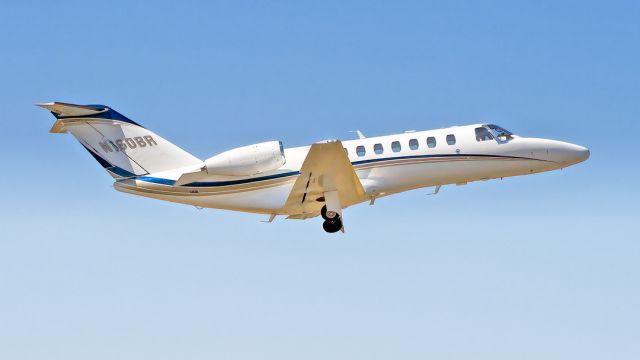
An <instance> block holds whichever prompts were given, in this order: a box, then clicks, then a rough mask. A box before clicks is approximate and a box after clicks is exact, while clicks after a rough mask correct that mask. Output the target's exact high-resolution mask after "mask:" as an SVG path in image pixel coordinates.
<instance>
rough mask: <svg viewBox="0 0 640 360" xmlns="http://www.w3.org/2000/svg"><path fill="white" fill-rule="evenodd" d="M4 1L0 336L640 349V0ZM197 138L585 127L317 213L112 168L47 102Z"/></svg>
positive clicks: (215, 343)
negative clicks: (520, 155) (327, 220)
mask: <svg viewBox="0 0 640 360" xmlns="http://www.w3.org/2000/svg"><path fill="white" fill-rule="evenodd" d="M3 14H4V16H3V21H2V22H1V23H0V31H1V34H2V35H0V46H1V48H2V53H1V55H2V56H0V75H1V76H0V80H1V82H0V84H1V85H0V108H1V109H2V115H1V117H2V124H3V134H4V135H3V137H2V141H1V142H0V150H1V151H0V154H2V158H1V159H2V162H3V168H4V172H3V173H2V174H3V176H2V177H0V185H1V186H2V189H4V191H3V192H2V193H0V204H2V206H0V219H1V220H0V224H1V226H2V229H3V232H2V236H1V240H0V289H1V290H0V291H1V292H0V324H2V326H0V358H2V359H43V358H46V359H65V360H69V359H86V358H92V359H114V358H118V359H141V358H153V359H178V358H180V359H185V358H187V359H211V358H225V359H278V360H283V359H301V358H302V359H327V358H333V359H354V358H356V359H390V358H404V359H425V358H438V359H460V358H474V359H492V360H495V359H514V358H518V359H541V358H545V359H602V358H608V359H637V358H639V357H640V343H639V342H638V341H637V340H638V337H639V336H640V325H639V324H640V288H639V286H638V284H639V283H640V265H638V258H639V256H640V244H639V243H638V239H639V236H638V230H637V225H638V215H639V214H640V196H639V192H638V189H637V184H636V183H637V179H638V177H639V176H640V168H639V166H638V161H637V158H636V156H635V152H636V150H637V144H638V140H637V139H638V133H640V125H639V121H638V120H639V119H638V114H639V113H640V101H639V99H640V67H639V66H638V64H640V41H638V39H640V5H639V3H638V2H637V1H607V2H596V1H518V2H514V1H483V2H473V1H468V2H464V1H450V2H446V3H443V2H427V1H419V2H410V1H408V2H370V1H362V2H357V1H339V2H331V1H324V2H285V1H273V2H257V1H251V2H243V1H228V2H189V1H185V2H162V1H156V2H148V3H145V2H140V3H138V4H132V3H131V2H120V1H112V2H94V3H87V2H81V1H77V2H62V1H61V2H44V1H43V2H36V1H23V2H12V3H9V4H4V6H3ZM47 101H66V102H75V103H103V104H107V105H110V106H112V107H113V108H115V109H117V110H118V111H120V112H122V113H123V114H125V115H127V116H128V117H130V118H132V119H134V120H135V121H138V122H140V123H141V124H143V125H145V126H146V127H148V128H150V129H153V130H154V131H155V132H157V133H158V134H160V135H162V136H164V137H167V138H168V139H170V140H172V141H173V142H175V143H176V144H178V145H179V146H182V147H184V148H185V149H187V150H188V151H191V152H193V153H194V154H195V155H196V156H199V157H202V158H205V157H209V156H211V155H213V154H215V153H217V152H220V151H223V150H226V149H229V148H232V147H236V146H241V145H246V144H251V143H255V142H259V141H264V140H271V139H279V140H282V141H283V142H284V144H285V146H299V145H305V144H308V143H310V142H313V141H317V140H320V139H326V138H342V139H348V138H351V137H352V136H353V135H352V134H350V133H349V132H348V131H349V130H354V129H360V130H362V131H363V132H365V134H368V135H382V134H388V133H394V132H401V131H404V130H407V129H419V130H420V129H429V128H436V127H443V126H449V125H456V124H468V123H476V122H494V123H497V124H500V125H502V126H504V127H506V128H507V129H509V130H511V131H513V132H515V133H518V134H521V135H524V136H535V137H545V138H552V139H558V140H565V141H570V142H574V143H578V144H581V145H585V146H588V147H589V148H590V149H591V154H592V155H591V158H590V159H589V160H588V161H587V162H586V163H583V164H580V165H578V166H575V167H571V168H568V169H565V170H563V171H556V172H551V173H546V174H538V175H534V176H527V177H520V178H510V179H505V180H503V181H493V182H484V183H479V184H469V185H468V186H462V187H455V186H451V187H445V188H443V189H442V191H441V193H440V195H439V196H435V197H431V196H429V197H428V196H425V194H427V193H428V192H429V191H430V190H429V189H423V190H417V191H413V192H409V193H405V194H401V195H398V196H395V197H390V198H385V199H381V200H380V201H378V203H377V204H376V206H373V207H369V206H367V205H361V206H357V207H354V208H350V209H348V210H347V212H346V213H345V216H346V226H347V234H346V235H345V236H331V235H327V234H325V233H323V232H322V230H321V228H320V225H321V223H320V221H317V219H316V220H310V221H304V222H302V221H285V220H277V221H276V222H274V223H273V224H270V225H267V224H263V223H260V222H259V220H262V219H263V217H260V216H255V215H248V214H240V213H231V212H223V211H217V210H202V211H198V210H197V209H195V208H193V207H189V206H184V205H176V204H169V203H162V202H158V201H154V200H150V199H144V198H136V197H133V196H129V195H126V194H121V193H118V192H115V191H114V190H113V189H112V188H111V183H112V181H111V178H110V177H109V176H108V175H106V174H105V173H104V172H103V170H102V169H101V168H100V167H99V166H98V165H97V164H96V163H95V162H94V160H93V159H91V158H90V156H88V154H86V152H85V151H84V150H83V149H82V148H81V147H80V146H79V145H78V144H77V143H76V142H75V140H74V139H73V138H72V137H70V136H59V135H51V134H48V133H47V131H48V129H49V127H50V125H51V123H52V121H53V117H52V116H51V115H50V114H48V113H47V112H45V111H43V110H42V109H39V108H36V107H34V106H32V105H33V104H35V103H38V102H47Z"/></svg>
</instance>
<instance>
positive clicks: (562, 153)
mask: <svg viewBox="0 0 640 360" xmlns="http://www.w3.org/2000/svg"><path fill="white" fill-rule="evenodd" d="M590 155H591V153H590V152H589V149H587V148H586V147H584V146H580V145H576V144H571V143H566V142H560V141H558V142H554V144H553V145H552V146H550V147H549V158H550V159H549V160H551V161H555V162H559V163H562V164H567V165H573V164H577V163H581V162H583V161H585V160H587V159H588V158H589V156H590Z"/></svg>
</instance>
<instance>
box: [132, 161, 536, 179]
mask: <svg viewBox="0 0 640 360" xmlns="http://www.w3.org/2000/svg"><path fill="white" fill-rule="evenodd" d="M468 156H475V157H486V158H511V159H523V160H538V161H546V160H542V159H532V158H527V157H519V156H506V155H480V154H439V155H405V156H396V157H386V158H377V159H367V160H358V161H353V162H352V163H351V165H362V164H370V163H375V162H383V161H390V160H406V159H424V158H451V157H468ZM294 175H300V171H290V172H286V173H280V174H274V175H268V176H259V177H254V178H246V179H238V180H226V181H203V182H193V183H189V184H184V185H181V186H186V187H215V186H229V185H240V184H247V183H252V182H256V181H263V180H272V179H278V178H283V177H288V176H294ZM136 180H140V181H145V182H150V183H154V184H161V185H169V186H173V185H175V183H176V181H175V180H170V179H163V178H157V177H153V176H140V177H138V178H136Z"/></svg>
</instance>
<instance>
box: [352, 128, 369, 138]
mask: <svg viewBox="0 0 640 360" xmlns="http://www.w3.org/2000/svg"><path fill="white" fill-rule="evenodd" d="M349 132H354V133H356V134H357V135H358V139H366V138H367V137H366V136H364V134H363V133H362V131H360V130H351V131H349Z"/></svg>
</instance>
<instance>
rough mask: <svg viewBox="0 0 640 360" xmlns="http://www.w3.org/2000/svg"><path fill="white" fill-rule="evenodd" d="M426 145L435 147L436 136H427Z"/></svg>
mask: <svg viewBox="0 0 640 360" xmlns="http://www.w3.org/2000/svg"><path fill="white" fill-rule="evenodd" d="M427 146H428V147H430V148H434V147H436V138H434V137H433V136H429V137H428V138H427Z"/></svg>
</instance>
